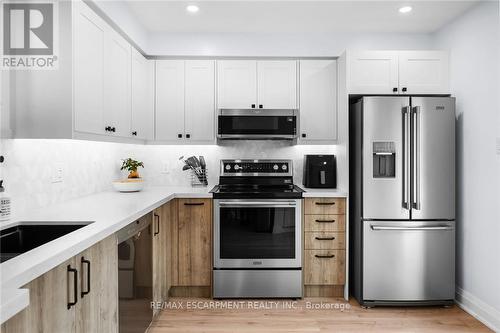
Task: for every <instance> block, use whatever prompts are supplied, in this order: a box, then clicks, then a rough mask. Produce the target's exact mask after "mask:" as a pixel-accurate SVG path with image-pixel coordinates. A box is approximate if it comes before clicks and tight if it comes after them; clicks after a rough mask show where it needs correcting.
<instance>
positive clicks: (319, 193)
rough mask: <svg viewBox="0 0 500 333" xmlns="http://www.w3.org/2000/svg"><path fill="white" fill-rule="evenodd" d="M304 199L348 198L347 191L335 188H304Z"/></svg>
mask: <svg viewBox="0 0 500 333" xmlns="http://www.w3.org/2000/svg"><path fill="white" fill-rule="evenodd" d="M302 189H303V190H304V191H306V192H305V193H303V194H302V195H303V197H304V198H347V197H348V194H347V192H346V191H343V190H340V189H334V188H302Z"/></svg>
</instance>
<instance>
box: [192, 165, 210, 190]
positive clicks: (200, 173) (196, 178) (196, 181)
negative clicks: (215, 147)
mask: <svg viewBox="0 0 500 333" xmlns="http://www.w3.org/2000/svg"><path fill="white" fill-rule="evenodd" d="M189 174H190V178H191V186H192V187H207V186H208V171H207V169H203V170H201V169H199V170H197V171H195V170H193V169H191V170H189Z"/></svg>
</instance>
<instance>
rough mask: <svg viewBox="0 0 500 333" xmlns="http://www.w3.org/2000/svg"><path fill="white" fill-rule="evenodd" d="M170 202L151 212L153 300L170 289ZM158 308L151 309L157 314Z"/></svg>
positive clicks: (166, 293)
mask: <svg viewBox="0 0 500 333" xmlns="http://www.w3.org/2000/svg"><path fill="white" fill-rule="evenodd" d="M171 206H172V204H171V202H168V203H166V204H164V205H163V206H161V207H160V208H157V209H156V210H155V211H154V212H153V225H152V226H151V230H152V234H151V235H152V244H153V252H152V253H153V270H152V271H153V301H155V302H162V301H166V300H167V298H168V290H169V289H170V286H169V284H170V269H169V268H170V260H171V257H170V256H169V251H168V248H169V242H168V235H169V233H170V232H171V231H170V223H171V220H170V215H171V213H170V210H171ZM158 313H159V309H156V308H155V309H153V315H157V314H158Z"/></svg>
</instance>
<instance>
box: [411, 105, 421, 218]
mask: <svg viewBox="0 0 500 333" xmlns="http://www.w3.org/2000/svg"><path fill="white" fill-rule="evenodd" d="M412 118H413V119H412V120H413V175H412V176H413V177H412V178H413V179H412V182H413V199H412V204H411V206H412V208H413V209H416V210H420V106H415V107H413V109H412Z"/></svg>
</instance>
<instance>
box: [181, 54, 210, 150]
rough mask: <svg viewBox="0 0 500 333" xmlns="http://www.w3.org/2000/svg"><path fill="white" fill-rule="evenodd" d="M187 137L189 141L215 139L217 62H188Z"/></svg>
mask: <svg viewBox="0 0 500 333" xmlns="http://www.w3.org/2000/svg"><path fill="white" fill-rule="evenodd" d="M185 80H186V81H185V135H186V140H188V141H204V142H209V141H214V139H215V61H214V60H186V63H185Z"/></svg>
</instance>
